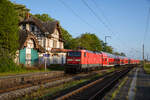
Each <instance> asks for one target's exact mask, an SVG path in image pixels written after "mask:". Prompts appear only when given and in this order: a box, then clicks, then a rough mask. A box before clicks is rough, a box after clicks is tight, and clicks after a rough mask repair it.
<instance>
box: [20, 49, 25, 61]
mask: <svg viewBox="0 0 150 100" xmlns="http://www.w3.org/2000/svg"><path fill="white" fill-rule="evenodd" d="M19 61H20V63H21V64H25V63H26V48H24V49H21V50H20V52H19Z"/></svg>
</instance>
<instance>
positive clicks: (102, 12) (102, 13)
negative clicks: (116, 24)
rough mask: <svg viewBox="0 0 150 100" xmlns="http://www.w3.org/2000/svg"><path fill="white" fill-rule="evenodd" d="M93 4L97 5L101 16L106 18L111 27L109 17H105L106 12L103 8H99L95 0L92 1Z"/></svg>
mask: <svg viewBox="0 0 150 100" xmlns="http://www.w3.org/2000/svg"><path fill="white" fill-rule="evenodd" d="M91 1H92V2H93V4H94V5H95V7H96V8H97V10H99V11H100V12H101V15H102V16H103V17H104V19H105V21H107V23H108V24H109V25H111V23H110V21H109V20H108V18H107V16H106V15H105V13H104V11H103V10H102V9H101V7H99V6H98V4H97V3H96V2H95V0H91Z"/></svg>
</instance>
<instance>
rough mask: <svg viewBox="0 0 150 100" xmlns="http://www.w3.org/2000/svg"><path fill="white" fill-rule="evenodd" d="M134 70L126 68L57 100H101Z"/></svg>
mask: <svg viewBox="0 0 150 100" xmlns="http://www.w3.org/2000/svg"><path fill="white" fill-rule="evenodd" d="M131 69H132V68H125V69H123V70H120V71H115V72H112V73H109V74H107V75H105V76H104V77H102V78H100V79H98V80H96V81H94V82H92V83H89V84H87V85H85V86H83V87H81V88H79V89H76V90H74V91H72V92H70V93H68V94H66V95H63V96H61V97H59V98H56V100H101V99H102V97H103V96H104V95H105V93H106V92H108V91H109V90H110V89H111V88H112V87H113V86H114V85H115V83H117V81H118V80H119V79H120V78H121V77H123V76H124V75H126V74H127V73H128V72H129V71H130V70H131Z"/></svg>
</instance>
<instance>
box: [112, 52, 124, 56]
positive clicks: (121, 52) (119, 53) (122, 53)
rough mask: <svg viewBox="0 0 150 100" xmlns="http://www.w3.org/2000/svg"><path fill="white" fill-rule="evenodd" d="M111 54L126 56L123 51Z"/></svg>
mask: <svg viewBox="0 0 150 100" xmlns="http://www.w3.org/2000/svg"><path fill="white" fill-rule="evenodd" d="M113 54H115V55H118V56H125V57H126V55H125V53H123V52H121V53H119V52H114V53H113Z"/></svg>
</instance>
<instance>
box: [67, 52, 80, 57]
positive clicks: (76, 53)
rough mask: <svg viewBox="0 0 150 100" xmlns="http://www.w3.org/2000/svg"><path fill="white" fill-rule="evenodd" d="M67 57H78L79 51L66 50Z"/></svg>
mask: <svg viewBox="0 0 150 100" xmlns="http://www.w3.org/2000/svg"><path fill="white" fill-rule="evenodd" d="M68 56H69V57H80V56H81V52H68Z"/></svg>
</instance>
